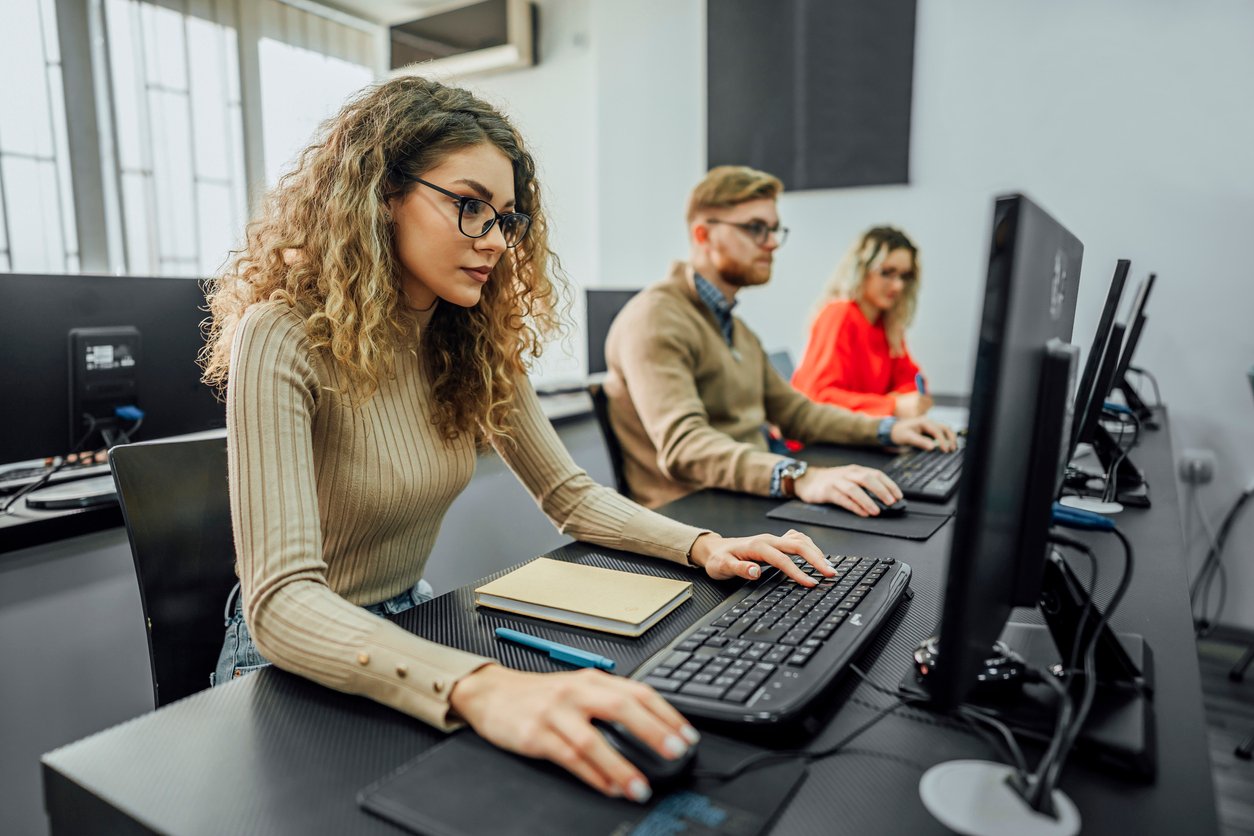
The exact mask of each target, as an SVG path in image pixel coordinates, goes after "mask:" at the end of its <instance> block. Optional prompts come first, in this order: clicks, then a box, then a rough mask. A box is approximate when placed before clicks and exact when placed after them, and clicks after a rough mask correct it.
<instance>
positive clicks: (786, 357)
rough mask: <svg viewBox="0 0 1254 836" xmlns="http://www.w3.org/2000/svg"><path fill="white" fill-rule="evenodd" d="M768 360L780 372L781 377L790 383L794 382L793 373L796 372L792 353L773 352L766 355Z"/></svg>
mask: <svg viewBox="0 0 1254 836" xmlns="http://www.w3.org/2000/svg"><path fill="white" fill-rule="evenodd" d="M766 359H767V361H768V362H770V364H771V365H772V366H773V367H774V368H775V371H777V372H779V376H780V377H782V378H783V379H784V380H787V381H789V382H791V381H792V373H793V372H794V371H796V369H795V367H794V366H793V363H792V352H791V351H772V352H771V353H770V354H768V355H766Z"/></svg>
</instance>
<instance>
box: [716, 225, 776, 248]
mask: <svg viewBox="0 0 1254 836" xmlns="http://www.w3.org/2000/svg"><path fill="white" fill-rule="evenodd" d="M705 222H706V223H708V224H723V225H724V226H734V227H736V228H737V229H739V230H741V231H742V232H744V233H745V234H746V235H748V236H749V237H750V238H752V239H753V243H755V244H757V245H758V246H759V247H765V246H766V241H767V239H768V238H769V237H770V236H772V235H774V236H775V246H777V247H782V246H784V242H785V241H787V240H788V227H786V226H780V225H779V224H775V226H767V225H766V224H764V223H762V222H761V221H749V222H748V223H743V224H738V223H735V222H734V221H720V220H717V219H715V218H706V220H705Z"/></svg>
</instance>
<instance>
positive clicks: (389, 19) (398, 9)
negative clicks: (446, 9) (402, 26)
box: [314, 0, 456, 26]
mask: <svg viewBox="0 0 1254 836" xmlns="http://www.w3.org/2000/svg"><path fill="white" fill-rule="evenodd" d="M314 2H316V3H317V4H318V5H319V6H326V7H327V8H330V9H336V10H337V11H341V12H344V13H346V14H350V15H352V16H353V17H359V18H361V19H362V20H368V21H370V22H372V23H381V24H383V25H384V26H391V25H392V24H393V23H401V22H402V21H406V20H413V19H414V18H415V17H418V16H419V15H422V14H424V13H425V12H427V11H429V10H431V9H436V8H439V7H440V6H450V5H456V0H314Z"/></svg>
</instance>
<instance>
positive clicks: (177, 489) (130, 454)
mask: <svg viewBox="0 0 1254 836" xmlns="http://www.w3.org/2000/svg"><path fill="white" fill-rule="evenodd" d="M109 464H110V465H111V466H112V468H113V480H114V482H115V483H116V484H117V489H118V499H119V500H120V501H121V503H122V516H123V518H124V519H125V520H126V532H127V534H128V535H129V537H130V540H131V554H132V555H133V556H134V558H135V574H136V576H137V578H138V580H139V597H140V601H141V602H142V603H143V607H144V623H145V625H146V626H147V633H148V657H149V661H150V662H151V664H152V692H153V697H154V699H155V701H156V704H157V707H158V708H160V707H161V706H163V705H168V704H169V703H172V702H174V701H175V700H178V699H182V698H183V697H186V696H188V695H189V694H194V693H196V692H197V691H200V690H203V689H205V688H207V687H209V674H210V673H211V672H212V671H213V669H214V666H215V664H216V663H217V660H218V652H219V651H220V650H221V648H222V635H223V621H222V608H223V606H224V604H225V602H226V597H227V595H229V594H230V592H231V588H232V587H233V586H234V585H235V542H234V539H233V538H232V535H231V506H230V499H229V493H228V490H227V481H226V480H227V476H226V473H227V470H226V467H227V465H226V439H225V437H216V438H206V439H196V440H193V441H166V442H162V441H150V442H142V443H138V444H124V445H121V446H118V447H114V448H113V449H112V450H110V451H109Z"/></svg>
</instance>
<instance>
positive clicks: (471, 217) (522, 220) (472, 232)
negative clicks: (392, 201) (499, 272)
mask: <svg viewBox="0 0 1254 836" xmlns="http://www.w3.org/2000/svg"><path fill="white" fill-rule="evenodd" d="M405 179H407V180H413V181H414V182H415V183H421V184H422V185H424V186H426V187H427V188H429V189H435V190H436V191H437V192H439V193H440V194H442V195H448V196H449V197H451V198H453V199H454V200H456V201H457V228H458V229H459V230H461V233H462V235H465V236H466V237H467V238H482V237H483V236H485V235H487V234H488V233H489V232H491V231H492V227H493V226H494V225H496V224H500V227H501V235H502V236H503V237H504V238H505V246H506V247H509V248H510V249H513V248H514V247H517V246H518V245H519V244H520V243H522V239H524V238H526V237H527V230H528V229H530V228H531V216H530V215H524V214H523V213H522V212H498V211H496V208H495V207H494V206H493V205H492V204H491V203H488V202H487V201H486V200H482V199H480V198H477V197H468V196H466V195H463V194H457V192H450V191H449V190H448V189H442V188H440V187H439V186H437V185H436V184H435V183H428V182H427V181H426V180H423V179H422V178H421V177H407V178H405Z"/></svg>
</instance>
